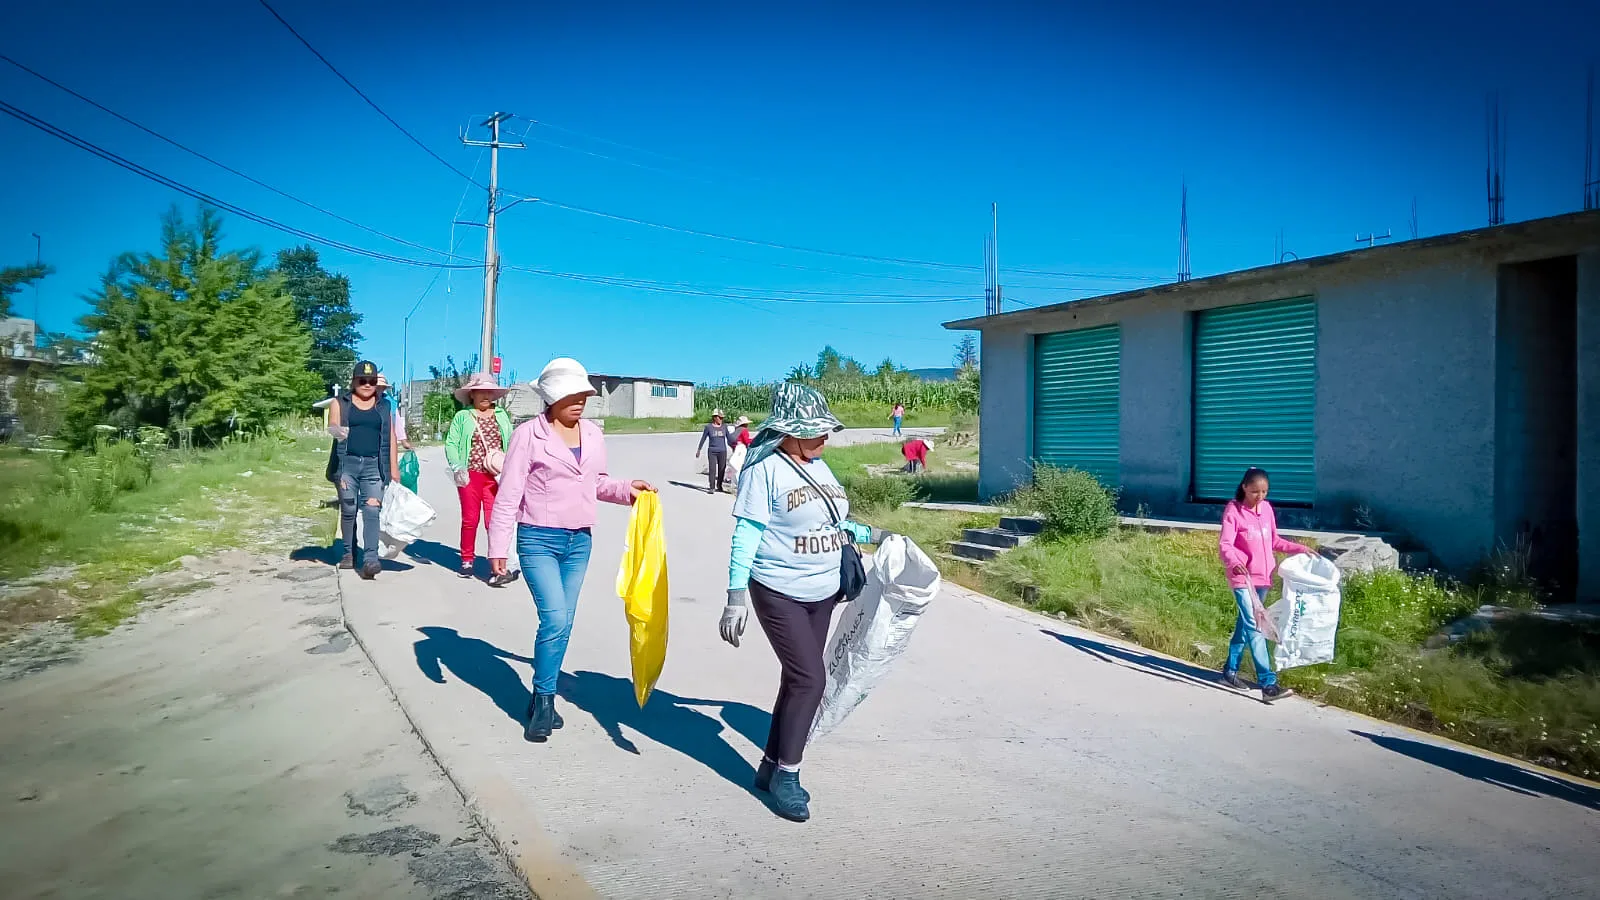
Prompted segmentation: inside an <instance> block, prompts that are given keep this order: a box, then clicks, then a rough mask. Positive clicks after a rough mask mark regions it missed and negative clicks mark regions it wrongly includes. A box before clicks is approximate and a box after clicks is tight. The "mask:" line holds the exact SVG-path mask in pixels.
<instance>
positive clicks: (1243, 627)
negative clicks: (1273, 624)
mask: <svg viewBox="0 0 1600 900" xmlns="http://www.w3.org/2000/svg"><path fill="white" fill-rule="evenodd" d="M1256 594H1257V595H1258V596H1259V597H1260V598H1261V601H1262V602H1263V603H1265V602H1266V599H1267V589H1266V588H1264V587H1263V588H1256ZM1233 602H1234V604H1235V605H1236V606H1238V607H1239V618H1238V619H1237V620H1236V621H1235V622H1234V623H1233V640H1231V641H1229V642H1228V664H1227V666H1225V667H1223V670H1222V671H1224V672H1237V671H1239V663H1240V662H1242V661H1243V660H1244V648H1245V645H1246V644H1248V645H1250V661H1251V662H1253V663H1255V667H1256V681H1257V682H1259V683H1260V684H1261V686H1262V687H1271V686H1272V685H1275V684H1277V683H1278V676H1277V674H1276V673H1274V672H1273V671H1272V659H1271V657H1269V656H1267V639H1266V638H1265V637H1262V635H1261V632H1260V630H1258V629H1257V628H1256V614H1255V610H1254V609H1253V608H1252V607H1253V606H1254V604H1252V603H1251V602H1250V589H1249V588H1235V589H1234V591H1233Z"/></svg>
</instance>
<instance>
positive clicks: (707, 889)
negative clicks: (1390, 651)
mask: <svg viewBox="0 0 1600 900" xmlns="http://www.w3.org/2000/svg"><path fill="white" fill-rule="evenodd" d="M850 436H852V437H859V435H857V434H851V435H850ZM694 439H695V438H694V436H693V435H635V436H615V437H612V438H610V439H609V441H608V448H609V452H610V462H611V465H610V468H611V473H612V475H614V476H617V477H623V478H643V479H648V480H650V481H652V482H653V483H655V484H656V485H657V486H659V487H660V488H661V491H662V504H663V507H664V515H665V522H666V529H667V544H668V563H669V568H670V573H671V575H670V577H671V585H672V592H671V593H672V608H671V617H672V618H671V639H670V640H671V643H670V649H669V652H668V656H667V664H666V670H665V673H664V674H663V676H662V678H661V680H660V682H659V684H658V686H657V689H656V692H655V695H654V696H653V697H652V698H651V699H650V701H649V704H648V705H647V707H646V708H645V709H644V710H642V711H641V710H639V709H638V708H637V706H636V704H635V703H634V700H633V694H632V687H631V684H630V682H629V670H628V646H627V629H626V625H625V622H624V619H623V612H622V607H621V604H620V602H619V601H618V600H617V598H616V596H615V594H614V584H615V579H616V570H617V565H618V561H619V559H620V557H621V554H622V550H623V547H622V540H623V536H624V533H625V525H626V520H627V511H626V510H625V509H623V508H621V507H614V506H607V505H604V504H602V505H601V509H600V518H599V522H598V524H597V526H596V527H595V535H594V554H593V559H592V561H591V564H590V567H589V571H588V578H587V581H586V582H585V586H584V590H583V600H582V604H581V605H580V607H579V613H578V616H577V620H576V626H575V628H574V632H573V636H572V644H571V649H570V651H569V653H568V655H567V658H566V667H565V671H564V673H563V675H562V684H561V695H562V699H561V700H560V701H559V709H560V711H561V712H562V713H563V715H564V716H565V719H566V727H565V728H563V729H562V730H560V731H557V732H556V733H555V735H554V737H553V738H552V739H551V740H550V741H549V742H548V743H546V744H541V745H536V744H529V743H526V742H524V740H523V738H522V727H521V718H522V716H523V713H524V710H525V709H526V707H527V704H528V699H529V695H528V684H529V676H530V665H529V659H530V657H531V654H532V643H533V635H534V631H535V627H536V617H535V613H534V609H533V604H532V602H531V601H530V598H529V595H528V590H527V587H526V585H525V584H524V583H523V582H520V581H519V582H517V583H514V584H512V585H511V586H509V587H508V588H506V589H503V590H496V589H492V588H490V587H488V586H487V585H485V584H483V583H482V582H481V581H471V582H468V581H463V580H461V579H459V578H458V577H457V576H456V574H455V572H454V571H453V569H454V563H455V545H456V542H457V534H458V527H459V526H458V509H459V506H458V503H457V499H456V494H455V490H454V487H453V485H452V483H451V481H450V478H449V476H448V473H447V472H446V471H445V468H444V463H443V456H442V452H441V451H439V450H437V449H434V450H429V451H426V452H424V453H423V471H422V481H421V488H422V494H423V496H424V497H425V498H426V499H427V500H428V501H429V502H430V503H432V504H433V505H434V506H435V507H436V508H437V510H438V511H439V517H438V519H437V520H436V521H435V523H434V524H433V526H432V527H431V532H430V533H429V535H428V537H427V539H426V540H425V541H422V542H419V543H418V544H416V545H414V546H413V548H412V551H413V553H414V554H415V557H414V558H412V557H406V556H402V557H401V562H402V563H403V564H405V565H407V566H409V567H410V568H409V570H407V571H392V572H386V573H385V574H383V575H382V576H380V577H379V579H378V580H377V581H374V582H362V581H360V580H359V579H357V578H355V577H354V576H353V574H352V573H349V572H345V573H341V576H342V580H343V593H344V602H345V612H346V616H347V619H348V621H349V624H350V626H351V628H352V629H353V630H354V632H355V634H356V637H357V639H358V640H359V641H360V642H361V644H362V645H363V646H364V647H365V648H366V649H367V650H368V652H369V653H370V654H371V656H372V658H373V660H374V661H375V663H376V665H377V667H378V669H379V671H380V672H381V673H382V675H383V676H384V678H385V679H386V680H387V681H388V682H389V684H390V685H391V686H392V688H393V689H394V691H395V692H396V694H397V695H398V697H399V698H400V701H401V703H402V705H403V706H404V708H405V710H406V712H407V714H408V715H409V716H410V717H411V718H412V720H413V722H414V723H415V725H416V727H417V729H418V731H419V732H420V734H421V735H422V737H423V739H424V741H425V742H426V743H427V744H428V745H429V747H430V748H431V749H432V750H433V751H434V752H435V753H436V754H437V756H438V758H439V759H440V760H441V762H442V763H443V765H444V767H445V769H446V770H447V771H448V772H449V773H450V775H451V777H452V778H453V779H454V780H455V781H456V782H457V784H458V785H459V786H460V787H461V788H462V789H463V791H464V792H465V793H467V794H468V795H469V797H470V798H471V800H472V802H473V804H474V805H475V807H476V809H477V811H478V813H479V814H480V815H481V816H482V817H484V818H485V819H486V820H487V822H488V825H489V828H490V830H491V831H492V832H493V833H494V834H495V836H496V838H497V839H498V840H499V841H500V843H501V845H502V846H503V847H506V848H507V849H508V850H509V851H510V854H511V856H512V857H513V862H514V863H515V864H516V865H518V866H519V867H521V868H522V869H523V871H524V872H525V874H526V875H527V876H528V878H529V880H530V882H531V883H532V886H533V888H534V890H535V892H536V893H537V894H538V895H539V896H540V897H546V898H550V897H562V896H602V897H616V898H653V897H686V898H709V897H729V898H736V897H737V898H747V897H825V896H833V897H883V898H889V897H896V898H898V897H905V898H918V897H952V898H953V897H963V898H965V897H978V896H989V897H1095V898H1105V897H1141V898H1143V897H1178V896H1184V897H1218V896H1236V897H1306V898H1328V897H1372V898H1396V897H1415V898H1423V897H1453V898H1461V897H1485V898H1489V897H1493V898H1505V897H1528V898H1549V897H1578V896H1592V895H1593V894H1592V891H1593V884H1594V881H1593V879H1594V871H1593V864H1592V861H1593V849H1594V848H1595V847H1596V846H1600V789H1597V788H1594V787H1591V786H1586V785H1583V784H1580V783H1575V782H1571V781H1561V780H1556V779H1553V778H1550V777H1548V776H1546V775H1544V774H1542V773H1541V772H1539V771H1538V770H1535V769H1532V768H1530V767H1525V766H1517V765H1513V764H1511V763H1509V762H1506V761H1502V760H1500V759H1499V758H1496V757H1492V756H1489V755H1486V754H1479V753H1475V752H1470V751H1468V750H1466V749H1465V748H1462V747H1458V746H1455V745H1451V744H1449V743H1447V742H1444V741H1439V740H1435V739H1432V738H1428V737H1424V736H1421V735H1418V734H1415V733H1412V732H1408V731H1406V730H1404V729H1400V728H1396V727H1393V726H1388V725H1384V724H1380V723H1378V722H1375V721H1372V720H1369V719H1365V718H1362V717H1359V716H1355V715H1352V714H1349V713H1346V712H1342V711H1339V710H1335V709H1331V708H1321V707H1318V706H1316V705H1314V704H1313V703H1309V702H1305V701H1301V700H1291V701H1285V702H1283V703H1280V704H1278V705H1276V706H1267V705H1264V704H1262V703H1260V702H1258V701H1257V700H1255V699H1254V698H1253V697H1251V696H1244V695H1239V694H1234V693H1232V692H1229V691H1226V690H1223V689H1220V688H1218V687H1216V686H1214V685H1212V684H1210V683H1208V682H1207V681H1206V680H1204V679H1205V677H1206V676H1207V673H1202V672H1197V671H1196V670H1194V669H1192V668H1191V667H1189V666H1188V665H1187V664H1184V663H1179V662H1176V661H1171V660H1168V659H1166V658H1164V657H1160V656H1156V655H1154V654H1151V653H1149V652H1147V651H1144V650H1140V649H1137V648H1132V647H1129V646H1126V645H1123V644H1121V643H1118V642H1115V641H1112V640H1110V639H1107V638H1103V637H1100V636H1097V635H1094V634H1092V633H1089V632H1084V631H1079V630H1076V629H1073V628H1070V627H1067V626H1065V625H1064V624H1061V623H1058V622H1057V621H1055V620H1053V619H1049V618H1045V617H1041V616H1037V615H1034V614H1032V613H1030V612H1027V611H1024V610H1021V609H1015V608H1011V607H1008V606H1005V605H1002V604H999V603H996V602H994V601H991V600H988V599H986V598H983V597H980V596H978V595H976V594H973V593H971V592H968V591H965V590H962V589H959V588H956V587H953V586H948V585H947V586H946V587H945V589H944V591H943V593H942V594H941V595H940V597H939V598H938V599H937V600H936V601H935V602H934V605H933V606H932V607H931V609H930V611H929V612H928V614H927V617H926V619H925V621H924V623H923V624H922V626H921V627H920V628H919V630H918V632H917V634H916V637H915V640H914V641H913V643H912V646H911V649H910V651H909V652H908V654H907V655H906V656H905V657H903V658H902V659H901V660H900V661H899V663H898V665H897V667H896V668H895V669H894V670H893V671H892V672H891V674H890V675H889V677H888V678H887V679H886V681H885V682H884V683H883V684H882V685H881V686H880V687H879V688H878V689H877V690H875V691H874V692H873V693H872V695H871V696H870V697H869V698H868V699H867V701H866V702H865V703H864V704H863V705H862V706H861V707H860V708H859V709H857V710H856V712H855V713H854V714H853V715H852V716H851V717H850V718H849V719H848V720H847V721H846V722H845V724H844V725H843V726H842V727H841V728H840V729H839V730H837V731H835V732H834V733H832V734H830V735H828V736H827V737H825V738H822V739H820V740H819V741H818V742H817V743H816V744H815V745H813V747H812V748H811V749H810V750H809V751H808V753H807V756H806V765H805V779H806V782H805V783H806V786H807V787H808V788H809V789H810V791H811V793H812V795H813V801H812V812H813V818H812V820H811V821H810V822H809V823H807V824H803V825H797V824H793V823H790V822H787V821H783V820H781V819H779V818H777V817H776V816H774V815H773V814H772V813H771V812H770V811H769V810H768V809H767V807H766V806H765V805H764V804H763V802H762V800H761V799H760V798H759V797H758V796H757V795H756V794H754V793H753V792H752V789H751V780H752V777H753V775H754V768H753V766H754V764H755V763H756V762H757V761H759V759H760V749H759V748H760V746H761V744H762V743H764V740H765V735H766V731H767V727H768V722H769V719H768V714H767V710H768V709H769V708H770V704H771V702H772V698H773V695H774V694H775V692H776V689H777V677H778V666H777V662H776V660H775V658H774V657H773V655H772V652H771V650H770V649H769V647H768V645H767V642H766V640H765V639H764V638H763V637H762V635H761V634H760V631H759V628H758V627H757V626H755V625H754V624H753V623H752V625H751V629H750V631H749V632H747V633H746V638H745V641H744V645H743V646H742V647H740V648H738V649H735V648H733V647H730V646H728V645H726V644H724V643H722V642H721V640H720V639H719V638H718V636H717V622H718V617H719V615H720V613H721V610H722V606H723V602H724V595H725V587H726V569H727V557H728V538H729V534H730V531H731V528H732V525H731V521H730V517H729V509H730V506H731V502H732V500H731V497H729V496H715V495H710V494H707V493H705V492H704V491H703V490H702V489H701V487H700V486H702V485H703V484H704V481H703V477H702V476H699V475H698V474H696V473H697V471H698V470H697V468H696V466H695V461H694V460H693V458H692V454H693V449H694ZM878 439H882V438H878ZM673 482H680V483H682V484H683V485H686V486H679V485H676V484H673ZM480 540H481V538H480ZM480 553H481V551H480Z"/></svg>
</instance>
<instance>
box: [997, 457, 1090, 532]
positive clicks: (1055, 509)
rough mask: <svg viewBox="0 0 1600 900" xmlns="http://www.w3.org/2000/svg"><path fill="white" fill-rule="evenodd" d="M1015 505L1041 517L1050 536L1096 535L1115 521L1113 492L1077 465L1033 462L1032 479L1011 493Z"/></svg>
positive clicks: (1021, 509)
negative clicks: (1067, 465)
mask: <svg viewBox="0 0 1600 900" xmlns="http://www.w3.org/2000/svg"><path fill="white" fill-rule="evenodd" d="M1008 505H1010V506H1012V507H1015V508H1016V509H1018V510H1020V511H1022V512H1025V513H1031V514H1034V515H1039V516H1043V517H1044V531H1045V534H1046V535H1047V536H1049V537H1051V538H1056V539H1060V538H1068V537H1100V536H1102V535H1104V534H1107V533H1108V532H1110V531H1111V529H1112V528H1115V527H1116V525H1117V498H1116V494H1114V493H1112V492H1111V491H1109V490H1107V489H1106V487H1105V486H1104V485H1102V484H1101V483H1100V481H1099V479H1097V478H1095V477H1094V476H1093V475H1090V474H1089V473H1088V472H1085V471H1083V470H1081V469H1058V468H1056V467H1055V466H1051V465H1046V464H1044V463H1035V464H1034V467H1033V483H1032V484H1029V485H1028V486H1026V487H1023V488H1020V489H1018V490H1017V491H1016V492H1015V493H1013V494H1012V495H1011V499H1010V501H1009V504H1008Z"/></svg>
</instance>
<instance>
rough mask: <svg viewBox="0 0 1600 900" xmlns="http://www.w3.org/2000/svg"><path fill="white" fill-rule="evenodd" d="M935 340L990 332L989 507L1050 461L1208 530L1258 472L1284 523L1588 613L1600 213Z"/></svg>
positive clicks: (979, 326)
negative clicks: (1493, 570) (1426, 558)
mask: <svg viewBox="0 0 1600 900" xmlns="http://www.w3.org/2000/svg"><path fill="white" fill-rule="evenodd" d="M946 327H947V328H951V329H954V330H977V331H979V332H981V333H982V374H983V396H982V401H981V428H982V435H981V439H982V442H981V450H980V454H981V455H980V466H981V473H980V490H981V492H982V494H983V495H984V496H986V497H993V496H996V495H999V494H1003V493H1005V492H1006V491H1009V490H1011V489H1012V488H1014V487H1015V486H1016V485H1018V484H1020V483H1022V482H1023V481H1024V480H1025V479H1026V478H1027V477H1028V474H1029V471H1030V468H1031V464H1032V462H1033V461H1034V460H1039V461H1043V462H1049V463H1053V464H1057V465H1062V466H1075V467H1078V468H1082V469H1085V470H1088V471H1091V472H1094V473H1095V474H1096V475H1098V476H1099V477H1100V478H1101V480H1102V481H1104V482H1106V483H1107V484H1109V485H1113V486H1116V487H1118V488H1120V490H1121V501H1120V502H1121V505H1122V506H1123V507H1124V509H1125V510H1127V511H1132V510H1134V509H1136V508H1137V507H1139V506H1144V507H1145V508H1147V509H1148V510H1149V511H1150V513H1151V514H1152V515H1162V516H1180V517H1188V518H1199V519H1215V518H1217V517H1218V516H1219V515H1220V511H1221V504H1222V503H1223V502H1225V501H1226V500H1227V499H1228V497H1230V496H1231V495H1232V492H1233V487H1234V485H1235V484H1236V483H1237V482H1238V479H1239V476H1240V475H1241V474H1242V473H1243V471H1244V469H1245V468H1246V467H1247V466H1250V465H1257V466H1260V467H1262V468H1264V469H1266V470H1267V471H1268V472H1269V473H1271V475H1272V492H1271V499H1272V500H1273V503H1274V506H1276V507H1277V509H1278V510H1279V517H1280V519H1282V520H1283V521H1285V522H1286V523H1291V524H1300V525H1307V526H1311V525H1315V526H1321V527H1327V528H1353V527H1365V528H1369V529H1373V528H1375V529H1378V530H1384V531H1391V532H1397V533H1400V534H1402V535H1404V536H1406V537H1408V538H1409V539H1411V540H1414V541H1415V542H1417V543H1419V544H1420V545H1421V546H1422V547H1424V548H1426V549H1427V550H1428V551H1430V552H1431V553H1432V555H1433V557H1434V558H1435V559H1436V560H1437V561H1438V562H1439V563H1440V564H1441V565H1442V566H1444V567H1445V568H1447V569H1450V570H1455V571H1462V570H1465V569H1468V568H1470V567H1471V566H1473V565H1474V564H1476V563H1478V562H1479V561H1481V560H1484V559H1485V558H1487V557H1488V556H1489V555H1490V554H1491V553H1492V552H1494V551H1495V550H1496V549H1497V548H1500V547H1512V548H1515V547H1518V546H1522V547H1524V548H1526V549H1527V553H1528V557H1529V559H1530V560H1531V564H1532V567H1533V569H1534V571H1535V573H1536V574H1537V575H1539V576H1540V577H1543V578H1547V579H1550V580H1553V581H1554V582H1555V583H1556V584H1557V585H1558V586H1560V587H1561V588H1562V589H1563V592H1564V593H1569V594H1570V593H1572V592H1573V589H1574V587H1576V589H1577V590H1576V593H1577V594H1578V595H1579V596H1581V597H1584V598H1600V212H1585V213H1575V214H1571V215H1564V216H1556V217H1553V218H1548V219H1539V220H1535V221H1530V222H1521V223H1516V224H1512V225H1502V226H1497V227H1492V228H1483V229H1477V230H1473V231H1464V232H1459V233H1456V234H1448V235H1441V236H1438V237H1430V238H1423V239H1420V240H1413V241H1407V242H1403V243H1397V244H1392V245H1387V246H1379V247H1374V248H1370V249H1361V250H1355V251H1351V252H1347V253H1338V254H1334V255H1331V256H1325V257H1318V258H1315V259H1308V260H1303V261H1295V262H1289V263H1285V264H1282V265H1275V266H1267V267H1264V268H1258V269H1249V270H1245V271H1240V272H1232V273H1228V274H1225V275H1217V276H1214V277H1209V278H1200V279H1195V280H1192V281H1187V282H1181V283H1173V284H1165V285H1161V286H1159V287H1153V288H1147V289H1141V290H1134V291H1127V292H1123V293H1117V294H1111V295H1106V296H1101V297H1093V298H1088V299H1083V300H1075V301H1071V302H1068V303H1061V304H1056V305H1053V306H1048V307H1040V308H1036V309H1028V310H1022V311H1019V312H1011V313H1005V314H1001V315H996V316H987V317H981V318H975V319H966V320H962V321H958V322H951V323H948V324H947V325H946Z"/></svg>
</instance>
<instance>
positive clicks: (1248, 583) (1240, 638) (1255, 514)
mask: <svg viewBox="0 0 1600 900" xmlns="http://www.w3.org/2000/svg"><path fill="white" fill-rule="evenodd" d="M1220 544H1221V551H1222V564H1223V565H1224V566H1226V567H1227V569H1228V585H1229V586H1230V587H1232V588H1233V599H1234V603H1235V604H1236V605H1237V606H1238V607H1239V618H1238V619H1237V620H1236V621H1235V622H1234V625H1233V639H1232V640H1231V641H1229V642H1228V662H1227V664H1226V665H1225V666H1223V669H1222V680H1223V681H1224V682H1226V683H1227V685H1228V686H1229V687H1232V688H1237V689H1238V690H1241V691H1243V690H1248V689H1249V685H1247V684H1245V683H1244V681H1243V680H1242V679H1240V678H1239V663H1240V662H1241V661H1243V659H1244V649H1245V646H1246V645H1248V646H1249V647H1250V659H1251V661H1252V662H1254V663H1255V667H1256V680H1257V681H1259V682H1260V683H1261V699H1263V700H1265V701H1267V702H1269V703H1270V702H1272V701H1274V700H1281V699H1283V698H1284V697H1289V696H1292V695H1293V694H1294V691H1292V690H1289V689H1287V688H1284V687H1282V686H1281V685H1279V684H1278V676H1277V674H1276V673H1274V672H1273V671H1272V660H1271V659H1270V658H1269V657H1268V656H1267V639H1266V638H1265V637H1263V636H1262V634H1261V629H1260V627H1259V624H1258V623H1257V622H1256V610H1257V609H1260V608H1261V604H1262V603H1263V602H1264V601H1265V600H1266V598H1267V590H1268V589H1269V588H1271V587H1272V570H1273V569H1274V568H1276V567H1277V564H1278V560H1277V557H1275V556H1273V555H1272V554H1273V553H1274V552H1276V553H1310V552H1311V550H1310V549H1309V548H1307V547H1304V546H1302V545H1300V544H1296V543H1295V542H1293V541H1286V540H1284V539H1283V538H1281V537H1279V536H1278V520H1277V518H1276V517H1274V516H1273V514H1272V504H1270V503H1268V502H1267V473H1266V472H1264V471H1262V470H1260V469H1256V468H1251V469H1247V470H1245V473H1244V478H1242V479H1240V481H1239V488H1238V490H1236V491H1234V493H1233V502H1231V503H1229V504H1228V505H1227V507H1226V508H1225V509H1224V510H1223V511H1222V540H1221V542H1220Z"/></svg>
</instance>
